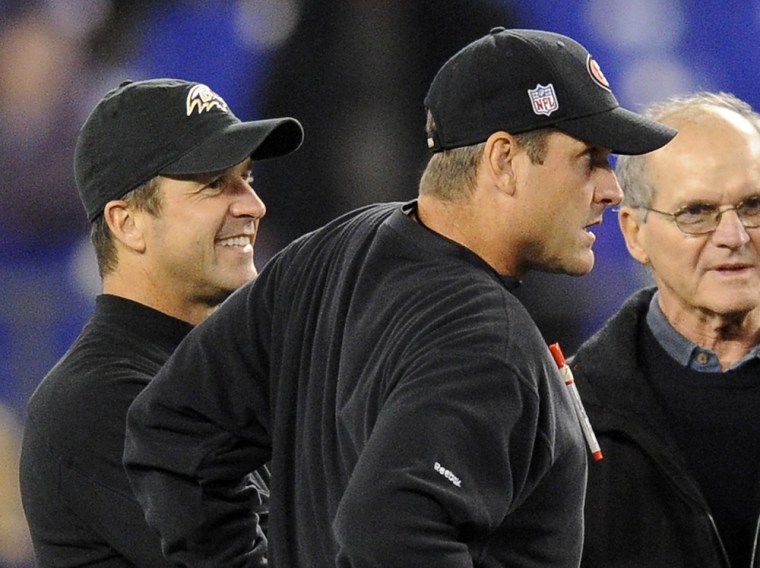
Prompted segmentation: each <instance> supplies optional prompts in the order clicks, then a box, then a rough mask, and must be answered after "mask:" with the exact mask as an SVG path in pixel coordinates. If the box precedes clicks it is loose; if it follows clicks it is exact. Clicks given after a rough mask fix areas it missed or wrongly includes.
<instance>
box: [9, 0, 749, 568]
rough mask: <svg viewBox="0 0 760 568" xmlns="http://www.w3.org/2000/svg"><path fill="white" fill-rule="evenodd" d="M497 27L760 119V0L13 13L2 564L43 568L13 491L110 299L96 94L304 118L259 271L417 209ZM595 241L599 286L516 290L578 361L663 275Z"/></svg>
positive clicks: (259, 182)
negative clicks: (430, 131)
mask: <svg viewBox="0 0 760 568" xmlns="http://www.w3.org/2000/svg"><path fill="white" fill-rule="evenodd" d="M496 25H503V26H506V27H529V28H541V29H546V30H550V31H556V32H560V33H564V34H567V35H570V36H572V37H574V38H575V39H577V40H579V41H580V42H581V43H583V44H584V45H586V46H587V47H588V48H589V49H590V51H591V52H592V53H593V54H594V56H595V58H596V59H597V60H598V61H599V62H600V64H601V66H602V68H603V70H604V73H605V75H606V76H607V78H608V79H609V81H610V83H611V84H612V86H613V89H614V90H615V92H616V94H617V96H618V99H619V100H620V101H621V103H622V104H623V105H625V106H627V107H629V108H633V109H637V110H638V109H640V108H641V107H642V106H643V105H645V104H647V103H649V102H651V101H654V100H658V99H661V98H664V97H667V96H670V95H674V94H679V93H685V92H689V91H694V90H697V89H708V90H723V91H729V92H732V93H734V94H736V95H737V96H739V97H740V98H743V99H744V100H746V101H748V102H749V103H751V104H752V105H753V106H754V107H756V108H760V94H759V93H758V70H759V69H760V42H759V41H758V39H757V38H758V37H760V0H513V1H510V0H205V1H203V0H196V1H191V0H187V1H149V0H46V1H42V0H0V175H1V176H2V178H1V180H0V291H1V292H2V301H0V406H2V407H4V410H3V409H2V408H0V453H2V454H3V455H0V475H2V476H3V479H0V568H4V567H11V566H12V567H22V566H23V567H27V566H31V565H32V561H31V559H30V558H31V557H30V553H29V548H28V543H27V541H26V540H25V537H24V534H23V533H24V531H23V522H22V520H21V519H20V517H19V516H18V509H17V499H16V498H15V492H14V488H13V487H14V486H13V484H14V483H15V481H14V475H13V464H14V460H15V459H17V458H16V457H15V452H16V451H17V447H18V443H17V442H18V436H19V434H20V432H21V429H22V428H23V421H24V404H25V402H26V400H27V399H28V397H29V395H30V394H31V393H32V391H33V390H34V388H35V387H36V385H37V384H38V382H39V381H40V379H41V378H42V377H43V376H44V374H45V373H46V372H47V370H48V369H49V368H50V367H51V366H52V365H53V364H54V363H55V361H56V360H57V359H58V358H59V357H60V356H61V355H62V354H63V352H64V351H65V349H66V348H67V347H68V345H69V344H70V343H71V342H72V341H73V339H74V338H75V337H76V335H77V334H78V332H79V331H80V329H81V327H82V325H83V323H84V322H85V321H86V320H87V318H88V317H89V315H90V312H91V310H92V307H93V301H94V296H95V294H96V293H97V292H98V289H99V280H98V277H97V269H96V266H95V262H94V258H93V255H92V253H91V250H90V245H89V240H88V226H87V223H86V220H85V216H84V213H83V211H82V208H81V205H80V203H79V200H78V197H77V193H76V188H75V186H74V181H73V174H72V165H71V164H72V156H73V148H74V141H75V139H76V135H77V130H78V128H79V126H80V125H81V123H82V122H83V121H84V119H85V117H86V114H87V113H88V112H89V110H90V109H91V108H92V106H93V105H94V104H95V103H96V102H97V100H98V99H99V98H100V97H101V96H102V95H103V94H104V93H105V92H106V91H108V90H109V89H111V88H113V87H114V86H116V85H117V84H118V83H120V82H121V81H122V80H125V79H143V78H148V77H158V76H163V77H179V78H183V79H188V80H196V81H201V82H204V83H207V84H208V85H210V86H211V87H212V88H213V89H214V90H215V91H216V92H218V93H219V94H220V95H222V96H223V97H224V98H225V99H226V101H227V102H228V104H229V105H230V107H231V108H232V109H233V110H234V111H235V113H236V114H237V115H238V116H239V117H240V118H241V119H243V120H250V119H256V118H263V117H268V116H275V115H278V116H279V115H288V116H294V117H297V118H299V119H300V120H301V121H302V122H303V124H304V128H305V131H306V139H305V142H304V145H303V147H302V148H301V149H300V150H299V151H298V152H297V153H295V154H293V155H291V156H289V157H287V158H284V159H283V160H278V161H276V162H274V163H273V164H271V165H270V164H267V163H266V162H262V163H260V164H257V165H256V167H255V176H256V183H255V187H256V190H257V192H258V193H259V194H260V195H261V196H262V198H263V199H264V200H265V202H266V203H267V206H268V211H269V212H268V215H267V218H266V219H265V222H264V226H263V227H264V228H263V231H262V234H261V235H260V237H259V240H258V242H257V259H258V262H257V264H258V265H259V268H261V267H262V266H263V264H264V263H265V262H266V260H267V259H268V258H269V257H271V255H272V254H274V253H275V252H276V251H277V250H279V249H280V248H282V247H283V246H284V245H285V244H287V243H288V242H289V241H291V240H292V239H293V238H295V237H297V236H299V235H301V234H303V233H304V232H306V231H309V230H311V229H313V228H315V227H317V226H319V225H320V224H322V223H324V222H325V221H327V220H328V219H330V218H332V217H334V216H336V215H337V214H339V213H342V212H344V211H347V210H349V209H351V208H354V207H356V206H359V205H363V204H365V203H369V202H372V201H378V200H406V199H411V198H413V197H414V196H415V194H416V188H417V179H418V176H419V174H420V172H421V170H422V168H423V167H424V163H425V160H426V157H427V151H426V148H425V140H424V134H423V129H424V114H423V108H422V100H423V97H424V94H425V92H426V89H427V86H428V84H429V83H430V80H431V79H432V77H433V75H434V73H435V71H436V69H437V68H438V67H439V66H440V65H441V64H442V63H443V62H444V61H445V60H446V59H447V58H448V57H449V56H451V55H452V54H453V53H454V52H455V51H456V50H458V49H459V48H460V47H462V46H464V45H465V44H466V43H468V42H469V41H471V40H473V39H476V38H477V37H479V36H481V35H483V34H484V33H486V32H487V31H488V30H489V29H490V28H491V27H493V26H496ZM597 234H598V236H599V239H598V241H597V245H596V252H597V265H596V268H595V269H594V272H593V273H592V274H591V275H588V276H585V277H582V278H571V277H564V276H556V275H531V276H529V277H527V278H526V279H525V285H524V286H523V287H522V289H521V291H520V292H519V294H520V296H521V297H522V299H523V300H524V301H525V303H526V305H527V306H528V308H529V310H530V311H531V312H532V313H533V314H534V316H535V317H536V319H537V321H538V322H539V326H540V327H541V330H542V332H543V333H544V336H545V337H546V339H547V341H549V342H553V341H560V342H561V343H562V344H563V348H564V350H565V352H566V353H572V352H574V350H575V349H576V348H577V346H578V345H579V344H580V342H581V341H582V340H584V339H585V338H587V337H588V336H589V335H590V334H591V333H592V332H593V331H595V330H596V329H597V328H598V327H599V325H600V324H601V323H602V322H603V321H604V319H606V318H607V317H608V316H609V315H610V314H611V313H612V312H613V311H614V310H615V309H616V308H617V307H618V306H619V305H620V303H621V302H622V301H623V299H625V297H627V296H628V295H629V294H630V293H631V292H632V291H633V290H635V289H638V288H640V287H641V286H643V285H646V284H647V283H648V282H649V280H648V276H647V275H646V273H645V272H644V271H643V270H641V269H640V268H639V267H638V266H636V265H635V264H634V263H633V262H632V261H631V260H629V258H628V255H627V252H626V250H625V246H624V244H623V241H622V239H621V237H620V236H619V234H618V230H617V225H616V221H615V218H614V215H611V214H609V213H608V215H607V217H606V220H605V224H604V225H602V226H601V227H600V228H599V229H598V231H597ZM8 478H9V479H10V480H9V481H5V479H8ZM14 507H16V509H14ZM14 511H15V512H14ZM14 515H15V516H14Z"/></svg>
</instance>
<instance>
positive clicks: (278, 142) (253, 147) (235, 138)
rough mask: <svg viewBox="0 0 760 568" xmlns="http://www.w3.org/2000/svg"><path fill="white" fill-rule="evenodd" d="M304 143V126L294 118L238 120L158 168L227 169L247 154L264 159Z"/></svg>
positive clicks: (196, 171) (181, 171) (180, 170)
mask: <svg viewBox="0 0 760 568" xmlns="http://www.w3.org/2000/svg"><path fill="white" fill-rule="evenodd" d="M302 142H303V128H302V127H301V123H300V122H298V121H297V120H296V119H294V118H272V119H267V120H257V121H251V122H239V123H235V124H231V125H230V126H228V127H226V128H224V129H223V130H220V131H219V132H217V133H215V134H213V135H212V136H209V137H208V138H206V139H205V140H203V141H201V143H200V144H199V145H198V146H196V147H195V148H193V149H192V150H191V151H190V152H188V153H187V154H185V155H184V156H182V157H181V158H180V159H179V160H177V161H175V162H174V163H172V164H169V165H168V166H166V167H165V168H162V169H161V172H160V173H161V174H165V175H183V174H200V173H206V172H216V171H220V170H226V169H227V168H231V167H232V166H234V165H236V164H239V163H240V162H242V161H243V160H245V159H246V158H248V157H249V156H250V157H251V158H252V159H253V160H266V159H268V158H276V157H278V156H284V155H285V154H289V153H291V152H293V151H295V150H296V149H298V147H299V146H300V145H301V143H302Z"/></svg>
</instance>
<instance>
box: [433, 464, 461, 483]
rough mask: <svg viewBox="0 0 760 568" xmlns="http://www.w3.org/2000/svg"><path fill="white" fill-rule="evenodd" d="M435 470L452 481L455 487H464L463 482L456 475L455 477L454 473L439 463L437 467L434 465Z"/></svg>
mask: <svg viewBox="0 0 760 568" xmlns="http://www.w3.org/2000/svg"><path fill="white" fill-rule="evenodd" d="M433 469H434V470H436V471H437V472H438V473H440V474H441V475H442V476H443V477H445V478H446V479H448V480H449V481H451V483H453V484H454V485H456V486H457V487H462V480H461V479H459V478H458V477H457V476H456V475H454V472H452V471H451V470H449V469H446V468H445V467H443V466H442V465H441V464H439V463H438V462H435V465H433Z"/></svg>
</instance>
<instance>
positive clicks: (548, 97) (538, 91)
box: [528, 83, 559, 116]
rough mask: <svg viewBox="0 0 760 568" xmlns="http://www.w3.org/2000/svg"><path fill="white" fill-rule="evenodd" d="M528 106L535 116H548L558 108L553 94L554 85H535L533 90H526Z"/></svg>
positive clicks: (557, 102) (555, 96)
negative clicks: (528, 98)
mask: <svg viewBox="0 0 760 568" xmlns="http://www.w3.org/2000/svg"><path fill="white" fill-rule="evenodd" d="M528 96H529V97H530V104H531V106H532V107H533V112H534V113H535V114H545V115H546V116H549V115H550V114H551V113H553V112H554V111H555V110H557V109H558V108H559V101H557V94H556V93H555V92H554V85H553V84H552V83H549V84H548V85H546V86H544V85H536V88H535V89H528Z"/></svg>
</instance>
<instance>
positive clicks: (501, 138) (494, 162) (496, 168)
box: [481, 131, 517, 195]
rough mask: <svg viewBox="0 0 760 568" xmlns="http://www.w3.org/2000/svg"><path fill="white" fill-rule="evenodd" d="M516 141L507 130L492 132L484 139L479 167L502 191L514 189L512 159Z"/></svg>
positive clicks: (509, 192) (508, 191)
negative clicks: (484, 143) (483, 148)
mask: <svg viewBox="0 0 760 568" xmlns="http://www.w3.org/2000/svg"><path fill="white" fill-rule="evenodd" d="M516 150H517V142H516V140H515V139H514V137H513V136H512V135H511V134H509V133H508V132H503V131H499V132H494V133H493V134H491V136H489V137H488V140H486V146H485V150H484V151H483V160H482V163H481V168H482V169H484V170H485V172H484V173H486V174H487V175H488V176H489V177H490V178H491V179H492V180H493V182H494V183H495V185H496V186H497V187H498V188H499V189H500V190H501V191H503V192H505V193H507V194H509V195H512V194H513V193H514V191H515V170H514V167H513V165H514V164H513V160H514V157H515V155H516V154H517V151H516Z"/></svg>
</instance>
